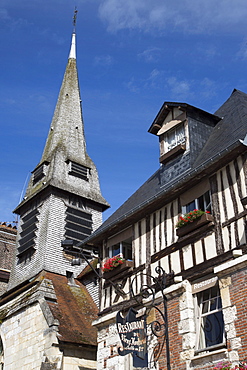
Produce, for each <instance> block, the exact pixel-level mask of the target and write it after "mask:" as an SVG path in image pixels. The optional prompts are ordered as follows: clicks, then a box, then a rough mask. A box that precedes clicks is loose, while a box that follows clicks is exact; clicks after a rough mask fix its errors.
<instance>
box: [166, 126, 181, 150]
mask: <svg viewBox="0 0 247 370" xmlns="http://www.w3.org/2000/svg"><path fill="white" fill-rule="evenodd" d="M165 142H166V149H167V150H166V151H169V150H171V149H173V148H175V147H176V146H178V145H179V144H183V143H185V130H184V125H183V124H180V125H177V126H175V127H174V128H173V129H172V130H169V131H167V133H166V137H165Z"/></svg>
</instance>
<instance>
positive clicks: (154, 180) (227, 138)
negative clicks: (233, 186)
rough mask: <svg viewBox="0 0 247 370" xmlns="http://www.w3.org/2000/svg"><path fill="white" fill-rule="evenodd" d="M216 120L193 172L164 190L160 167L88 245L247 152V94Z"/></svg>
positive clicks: (231, 102)
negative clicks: (225, 160) (239, 154)
mask: <svg viewBox="0 0 247 370" xmlns="http://www.w3.org/2000/svg"><path fill="white" fill-rule="evenodd" d="M179 105H181V103H179ZM190 107H191V106H190ZM215 117H222V118H221V120H220V121H219V122H218V123H217V124H216V126H215V127H214V128H213V129H212V132H211V134H210V135H209V137H208V140H207V141H206V143H205V145H204V146H203V149H202V150H201V153H200V155H199V156H198V157H197V159H196V161H195V162H194V163H193V164H192V167H191V168H190V169H189V170H187V171H185V172H182V173H181V174H180V175H179V176H177V177H175V178H173V179H172V180H171V181H170V182H168V183H167V184H165V185H163V186H161V183H160V177H161V171H164V172H165V170H164V169H163V168H162V167H160V168H159V169H158V170H157V171H156V172H155V173H154V174H153V175H152V176H151V177H150V178H149V179H148V180H147V181H146V182H145V183H144V184H143V185H142V186H141V187H140V188H139V189H138V190H137V191H136V192H135V193H134V194H133V195H132V196H131V197H130V198H129V199H127V201H126V202H125V203H123V204H122V205H121V206H120V207H119V208H118V209H117V210H116V211H115V212H114V213H113V214H112V215H111V216H110V217H109V218H108V219H107V220H106V221H105V222H104V223H103V224H102V225H101V226H100V227H99V228H98V229H97V230H96V232H95V233H93V234H92V235H91V236H90V237H88V238H87V239H86V240H85V241H84V243H97V242H99V241H100V240H101V238H102V237H103V236H108V235H112V234H113V233H115V232H118V231H120V229H123V228H125V227H127V226H129V225H130V224H131V222H133V220H135V219H137V217H140V215H142V216H143V217H145V215H146V214H147V210H148V209H149V211H150V209H152V208H153V210H155V207H158V205H159V203H160V201H161V199H162V198H163V197H167V196H168V195H169V197H172V196H175V195H174V194H175V192H176V191H181V189H183V188H185V187H186V184H187V183H188V181H189V180H190V183H191V186H192V185H193V181H195V182H196V181H197V182H198V181H200V180H201V179H202V178H203V176H207V173H209V171H210V170H212V168H215V166H223V165H224V160H223V158H224V157H225V156H226V155H229V154H230V153H233V156H234V155H236V153H237V151H240V152H241V151H243V150H246V145H247V94H245V93H243V92H241V91H239V90H236V89H234V90H233V92H232V94H231V96H230V97H229V99H228V100H227V101H226V102H225V103H224V104H223V105H222V106H221V107H220V108H219V109H218V110H217V111H216V112H215ZM151 128H152V126H151ZM151 128H150V129H151ZM234 153H235V154H234ZM213 166H214V167H213ZM170 170H171V169H170ZM164 172H163V175H164ZM193 179H194V180H193Z"/></svg>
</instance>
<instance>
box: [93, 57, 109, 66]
mask: <svg viewBox="0 0 247 370" xmlns="http://www.w3.org/2000/svg"><path fill="white" fill-rule="evenodd" d="M112 64H113V58H112V57H111V56H110V55H100V56H96V57H95V58H94V65H100V66H110V65H112Z"/></svg>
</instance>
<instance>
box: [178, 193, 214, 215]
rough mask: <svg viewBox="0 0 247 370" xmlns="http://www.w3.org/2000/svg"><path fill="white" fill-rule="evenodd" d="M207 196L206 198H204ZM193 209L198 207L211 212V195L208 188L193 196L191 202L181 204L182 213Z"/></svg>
mask: <svg viewBox="0 0 247 370" xmlns="http://www.w3.org/2000/svg"><path fill="white" fill-rule="evenodd" d="M207 197H208V198H209V199H208V200H207V199H206V198H207ZM194 209H200V210H201V211H205V212H206V211H208V212H209V213H212V197H211V192H210V190H207V191H206V192H205V193H204V194H202V195H201V196H199V197H198V198H195V199H194V200H192V201H191V202H189V203H187V204H185V205H184V206H182V214H186V213H189V212H191V211H193V210H194Z"/></svg>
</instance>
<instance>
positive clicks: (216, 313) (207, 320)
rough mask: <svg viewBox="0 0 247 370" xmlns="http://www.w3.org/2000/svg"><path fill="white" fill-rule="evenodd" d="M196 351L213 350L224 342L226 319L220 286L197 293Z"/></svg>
mask: <svg viewBox="0 0 247 370" xmlns="http://www.w3.org/2000/svg"><path fill="white" fill-rule="evenodd" d="M195 301H196V303H195V307H196V320H197V322H196V351H197V352H202V351H204V350H213V349H215V348H218V347H219V346H220V345H222V344H224V321H223V313H222V303H221V297H220V292H219V288H218V286H217V285H216V286H213V287H212V288H210V289H207V290H203V291H201V292H199V293H197V294H196V295H195Z"/></svg>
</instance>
